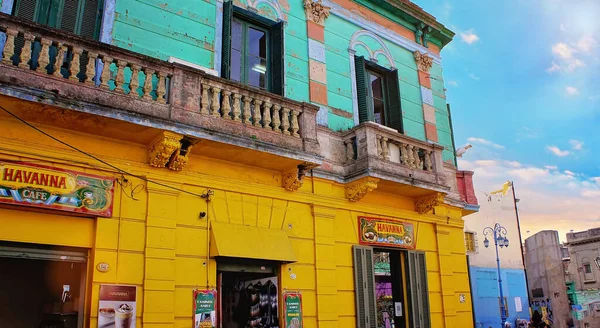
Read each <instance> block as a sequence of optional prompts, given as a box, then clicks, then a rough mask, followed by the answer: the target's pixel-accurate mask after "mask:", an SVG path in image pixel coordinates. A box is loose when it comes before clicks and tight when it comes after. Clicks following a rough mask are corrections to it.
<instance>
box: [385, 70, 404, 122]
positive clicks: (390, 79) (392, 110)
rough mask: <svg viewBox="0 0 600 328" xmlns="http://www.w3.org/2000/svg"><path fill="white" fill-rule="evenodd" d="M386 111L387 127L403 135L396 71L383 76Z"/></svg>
mask: <svg viewBox="0 0 600 328" xmlns="http://www.w3.org/2000/svg"><path fill="white" fill-rule="evenodd" d="M385 86H386V107H387V108H386V109H387V112H388V117H389V118H388V126H389V127H390V128H392V129H396V130H398V132H400V133H404V128H403V125H402V107H401V105H400V83H399V82H398V71H397V70H393V71H389V72H386V74H385Z"/></svg>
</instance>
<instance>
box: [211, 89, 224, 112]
mask: <svg viewBox="0 0 600 328" xmlns="http://www.w3.org/2000/svg"><path fill="white" fill-rule="evenodd" d="M210 91H211V92H212V101H211V104H210V111H211V114H212V116H214V117H221V114H220V113H219V95H220V93H221V89H220V88H218V87H210Z"/></svg>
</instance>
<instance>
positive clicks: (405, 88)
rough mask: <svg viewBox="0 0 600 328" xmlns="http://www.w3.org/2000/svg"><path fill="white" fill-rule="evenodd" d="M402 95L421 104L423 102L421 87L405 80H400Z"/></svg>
mask: <svg viewBox="0 0 600 328" xmlns="http://www.w3.org/2000/svg"><path fill="white" fill-rule="evenodd" d="M400 97H402V98H404V99H406V100H410V101H412V102H414V103H415V104H419V105H420V104H421V103H422V101H421V88H420V87H417V86H414V85H412V84H409V83H406V82H404V81H400Z"/></svg>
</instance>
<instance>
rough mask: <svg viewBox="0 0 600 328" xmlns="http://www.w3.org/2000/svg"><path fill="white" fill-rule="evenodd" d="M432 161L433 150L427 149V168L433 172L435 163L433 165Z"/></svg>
mask: <svg viewBox="0 0 600 328" xmlns="http://www.w3.org/2000/svg"><path fill="white" fill-rule="evenodd" d="M432 164H433V163H432V161H431V150H426V151H425V170H426V171H428V172H432V171H433V165H432Z"/></svg>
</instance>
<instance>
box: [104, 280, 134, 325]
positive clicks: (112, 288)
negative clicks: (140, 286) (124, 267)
mask: <svg viewBox="0 0 600 328" xmlns="http://www.w3.org/2000/svg"><path fill="white" fill-rule="evenodd" d="M135 303H136V286H124V285H101V286H100V306H99V309H98V328H135V313H136V312H135Z"/></svg>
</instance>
